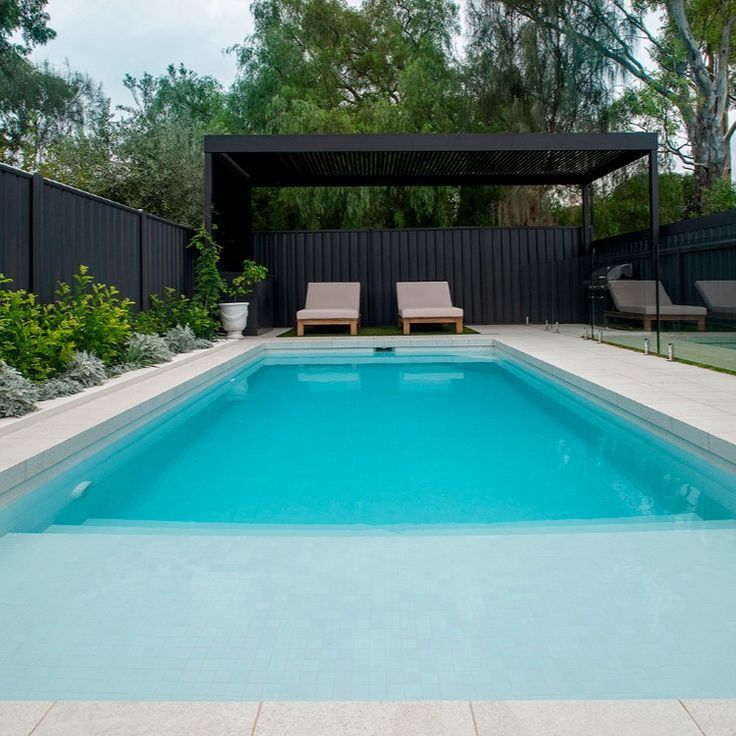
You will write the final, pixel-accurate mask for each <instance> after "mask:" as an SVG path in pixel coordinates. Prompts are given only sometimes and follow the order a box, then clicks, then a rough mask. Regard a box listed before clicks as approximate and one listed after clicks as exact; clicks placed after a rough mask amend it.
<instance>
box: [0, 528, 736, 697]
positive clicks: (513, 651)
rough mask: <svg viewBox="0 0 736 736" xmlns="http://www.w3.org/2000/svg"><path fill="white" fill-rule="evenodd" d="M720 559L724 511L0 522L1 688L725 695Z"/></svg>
mask: <svg viewBox="0 0 736 736" xmlns="http://www.w3.org/2000/svg"><path fill="white" fill-rule="evenodd" d="M734 559H736V529H735V528H733V526H732V525H726V526H725V527H724V526H723V525H722V524H721V523H716V524H715V526H713V527H709V526H708V525H706V526H705V527H704V528H703V529H697V530H682V531H673V530H671V529H668V530H666V531H661V530H656V529H654V528H652V529H646V528H645V526H644V525H637V530H636V531H617V530H612V531H586V530H584V529H583V528H576V527H571V528H570V529H569V530H561V529H560V528H559V527H556V528H555V531H554V532H550V533H540V532H539V530H538V529H537V530H535V531H534V532H530V533H527V534H507V533H504V534H501V533H499V534H486V535H446V536H441V535H401V534H394V535H390V534H386V535H368V536H357V535H350V536H347V535H345V536H340V535H338V536H320V535H315V536H296V537H295V536H289V535H283V536H278V535H273V536H264V535H257V536H244V535H228V536H217V535H193V534H167V535H156V534H150V533H149V534H140V535H138V534H131V533H127V534H115V533H114V530H112V533H111V531H110V530H107V531H106V532H104V533H90V534H83V533H75V534H61V533H58V534H54V533H45V534H8V535H6V536H5V537H3V538H2V539H0V590H2V591H4V593H5V594H4V595H3V597H2V599H0V651H2V655H3V656H2V659H0V693H2V696H3V697H4V698H7V699H41V700H42V699H60V698H61V699H76V700H84V699H92V700H94V699H98V700H109V699H130V700H168V699H172V700H256V701H260V700H373V699H375V700H402V699H407V700H448V699H449V700H468V699H483V700H488V699H492V700H500V699H501V700H504V699H517V698H519V699H536V698H565V699H579V698H673V697H692V698H711V697H732V696H734V695H736V659H734V657H733V652H734V651H736V619H734V616H733V611H734V610H736V567H735V566H734V565H733V564H732V562H733V560H734ZM729 561H730V563H729ZM50 611H53V615H51V614H50Z"/></svg>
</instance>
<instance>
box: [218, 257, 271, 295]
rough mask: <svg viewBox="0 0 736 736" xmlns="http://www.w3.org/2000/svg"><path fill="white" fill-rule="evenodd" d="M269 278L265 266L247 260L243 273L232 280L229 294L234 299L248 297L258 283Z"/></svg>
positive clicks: (244, 262) (228, 290) (244, 263)
mask: <svg viewBox="0 0 736 736" xmlns="http://www.w3.org/2000/svg"><path fill="white" fill-rule="evenodd" d="M267 278H268V269H267V268H266V267H265V266H261V265H260V264H259V263H256V262H255V261H251V260H250V259H248V258H246V259H245V260H244V261H243V271H242V272H241V273H240V274H238V275H237V276H236V277H235V278H234V279H233V280H232V283H231V284H230V286H229V288H228V289H227V293H228V294H229V295H230V296H231V297H232V298H233V299H238V298H240V297H243V296H248V294H250V293H251V292H252V291H253V289H254V288H255V285H256V284H257V283H259V282H260V281H264V280H265V279H267Z"/></svg>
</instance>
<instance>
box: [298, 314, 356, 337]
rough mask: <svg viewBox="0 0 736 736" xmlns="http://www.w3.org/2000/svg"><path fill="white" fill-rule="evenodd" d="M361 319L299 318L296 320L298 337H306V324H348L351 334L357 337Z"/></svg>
mask: <svg viewBox="0 0 736 736" xmlns="http://www.w3.org/2000/svg"><path fill="white" fill-rule="evenodd" d="M359 324H360V319H349V318H346V317H342V318H335V319H298V320H297V321H296V334H297V336H298V337H304V327H305V326H306V325H348V326H349V327H350V334H351V335H352V336H353V337H355V336H356V335H357V334H358V325H359Z"/></svg>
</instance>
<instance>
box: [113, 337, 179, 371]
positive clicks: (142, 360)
mask: <svg viewBox="0 0 736 736" xmlns="http://www.w3.org/2000/svg"><path fill="white" fill-rule="evenodd" d="M173 357H174V354H173V353H172V352H171V350H169V346H168V345H167V344H166V340H164V338H163V337H159V336H158V335H145V334H142V333H138V332H134V333H133V334H132V335H131V336H130V337H129V338H128V341H127V351H126V353H125V361H126V363H136V364H138V365H141V366H146V365H156V364H157V363H166V362H167V361H169V360H171V359H172V358H173Z"/></svg>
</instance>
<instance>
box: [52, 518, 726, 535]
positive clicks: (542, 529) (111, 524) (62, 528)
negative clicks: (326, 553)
mask: <svg viewBox="0 0 736 736" xmlns="http://www.w3.org/2000/svg"><path fill="white" fill-rule="evenodd" d="M734 525H736V521H734V520H723V521H718V520H716V521H703V520H702V519H701V518H700V517H699V516H698V515H697V514H677V515H670V516H657V517H649V518H647V517H633V518H628V519H605V520H603V519H583V520H578V521H567V520H565V521H541V522H516V523H504V524H490V525H478V526H474V525H454V526H436V525H430V526H415V525H399V524H397V525H393V526H386V527H380V526H368V525H365V526H361V525H345V526H343V525H337V524H334V525H318V524H315V525H311V524H234V523H229V524H228V523H217V522H186V521H149V520H124V519H87V520H86V521H84V522H83V523H82V524H81V525H77V524H53V525H52V526H49V527H48V528H47V529H46V530H45V531H46V532H47V533H51V534H130V535H134V534H144V535H183V534H189V535H195V536H200V535H221V536H228V535H236V536H254V535H277V536H280V535H289V536H305V535H306V536H309V535H329V536H332V535H341V534H347V535H355V534H358V535H384V534H395V535H398V536H401V535H412V534H426V535H430V536H431V535H439V536H445V535H453V534H460V535H463V534H469V535H485V534H545V533H550V534H555V533H560V534H564V533H571V532H595V531H601V532H606V531H637V530H641V531H645V530H647V529H662V528H673V527H674V528H675V529H678V528H681V529H693V528H703V529H706V528H715V527H729V528H731V527H733V526H734Z"/></svg>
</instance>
